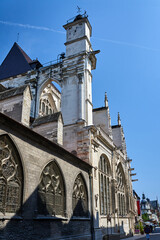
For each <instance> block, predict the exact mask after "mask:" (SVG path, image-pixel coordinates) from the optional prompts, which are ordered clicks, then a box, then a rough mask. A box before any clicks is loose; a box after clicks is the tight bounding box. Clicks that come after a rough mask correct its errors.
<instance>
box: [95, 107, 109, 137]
mask: <svg viewBox="0 0 160 240" xmlns="http://www.w3.org/2000/svg"><path fill="white" fill-rule="evenodd" d="M93 123H94V124H95V125H96V126H100V127H101V128H102V129H103V130H104V131H105V132H106V133H108V134H109V119H108V116H107V109H106V108H105V109H103V110H101V111H93Z"/></svg>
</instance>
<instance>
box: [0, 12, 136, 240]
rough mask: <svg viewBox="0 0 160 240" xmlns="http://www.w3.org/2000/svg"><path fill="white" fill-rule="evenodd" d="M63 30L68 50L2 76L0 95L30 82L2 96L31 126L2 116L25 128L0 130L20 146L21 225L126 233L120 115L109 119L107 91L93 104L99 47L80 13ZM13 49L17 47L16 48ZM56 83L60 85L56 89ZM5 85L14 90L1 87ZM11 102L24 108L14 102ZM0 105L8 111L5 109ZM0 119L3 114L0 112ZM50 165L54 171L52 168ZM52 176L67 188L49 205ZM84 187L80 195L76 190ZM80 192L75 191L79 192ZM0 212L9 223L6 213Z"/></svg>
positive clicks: (39, 235) (126, 177) (128, 185)
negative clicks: (54, 61)
mask: <svg viewBox="0 0 160 240" xmlns="http://www.w3.org/2000/svg"><path fill="white" fill-rule="evenodd" d="M64 29H65V30H66V35H67V37H66V43H65V46H66V56H64V54H63V55H61V58H60V61H58V62H57V64H53V65H49V66H46V67H43V66H42V65H40V63H39V65H38V66H39V67H35V68H34V69H32V70H31V69H30V70H29V71H27V72H24V71H23V69H21V73H20V70H19V75H17V76H10V75H9V76H10V77H9V78H5V79H1V78H0V79H1V86H2V90H3V91H2V93H0V95H1V94H5V93H6V92H7V91H12V92H14V89H17V91H18V89H21V88H22V87H24V85H25V86H26V84H27V85H29V87H27V89H28V90H24V91H23V92H24V93H23V94H22V93H21V94H19V95H18V94H17V93H14V94H13V93H12V97H10V98H6V99H7V100H5V101H9V102H10V104H11V105H13V106H14V105H15V107H13V108H12V109H11V110H10V112H11V113H10V114H8V116H10V117H11V118H13V119H15V120H16V121H18V122H21V123H22V124H24V125H28V126H29V128H26V127H25V126H23V125H20V124H19V123H18V122H16V121H14V120H11V119H9V118H7V122H9V121H14V125H15V126H16V125H18V124H19V125H18V127H19V128H21V129H22V128H24V129H25V130H24V134H22V133H21V134H20V133H19V130H17V131H16V129H15V128H14V130H13V129H12V128H13V127H12V128H9V126H8V125H7V129H6V126H5V124H4V126H3V124H1V128H2V133H1V134H4V133H5V134H7V133H9V134H10V135H12V138H13V141H14V142H15V143H14V144H15V145H16V146H17V148H18V149H19V152H21V154H20V156H21V158H22V166H23V169H24V171H25V174H24V183H25V184H24V186H23V189H24V193H23V194H24V196H23V204H22V205H24V207H23V210H24V214H23V216H24V217H23V216H22V215H21V217H20V219H21V221H22V225H23V223H24V221H25V219H27V218H29V219H30V221H28V225H27V227H26V229H27V231H28V230H29V229H30V228H32V230H33V231H31V232H32V234H33V235H34V237H33V239H65V238H67V237H69V239H73V237H74V238H75V239H102V238H103V236H105V235H107V234H109V235H113V234H121V235H123V236H124V235H131V234H132V233H133V231H134V221H135V209H134V197H133V191H132V178H131V166H130V160H129V159H128V156H127V151H126V143H125V137H124V132H123V128H122V126H121V120H120V115H119V114H118V122H117V125H115V126H112V125H111V117H110V113H109V104H108V99H107V95H106V94H105V99H104V102H105V104H104V107H102V108H97V109H93V104H92V70H94V69H96V61H97V60H96V54H98V53H99V51H93V49H92V46H91V42H90V37H91V34H92V27H91V25H90V23H89V20H88V18H87V16H86V15H85V14H84V15H78V16H76V17H75V18H74V20H73V21H70V22H68V23H67V24H66V25H64ZM16 49H19V50H18V51H21V49H20V47H17V46H16ZM16 51H17V50H16ZM21 54H24V53H23V52H21ZM24 57H25V58H26V59H29V57H26V55H25V56H24ZM6 59H7V58H6ZM5 61H7V60H5ZM30 61H31V60H29V62H28V64H30ZM0 74H1V69H0ZM3 74H4V73H3ZM53 82H56V83H58V84H59V85H60V87H61V93H60V92H59V91H58V90H57V89H56V88H55V87H54V85H53ZM4 87H5V89H4ZM8 88H13V89H11V90H6V89H8ZM25 89H26V88H25ZM25 91H26V92H25ZM18 92H19V91H18ZM0 99H1V98H0ZM2 101H3V100H2ZM14 101H18V104H20V106H21V107H18V108H16V104H17V102H14ZM2 103H3V102H2ZM0 106H1V105H0ZM29 107H30V108H31V111H30V121H29V120H28V119H29V118H28V115H29V109H30V108H29ZM16 109H17V110H16ZM18 109H19V111H20V113H19V112H18V114H17V112H16V111H18ZM1 112H3V113H5V114H6V115H7V113H6V112H4V111H3V109H2V108H1ZM8 112H9V111H8ZM25 114H26V117H25ZM19 115H20V117H18V116H19ZM2 118H5V116H4V115H3V114H2ZM0 121H1V120H0ZM2 123H3V121H2ZM27 123H28V124H27ZM31 129H32V130H31ZM55 142H56V143H58V145H56V144H55ZM59 145H61V147H60V146H59ZM52 160H53V163H51V161H52ZM50 169H51V170H50ZM53 169H54V170H55V171H57V175H55V174H53V173H52V171H53ZM56 169H57V170H56ZM61 173H62V174H61ZM52 175H54V176H53V177H54V178H53V179H55V180H54V181H56V182H53V179H52V178H50V180H49V182H47V181H48V180H46V179H47V177H48V176H52ZM57 177H58V178H57ZM43 178H44V179H43ZM56 179H59V182H60V183H61V184H60V183H59V184H60V186H61V189H65V190H63V191H62V190H61V191H60V192H59V193H57V191H56V193H55V195H54V197H55V199H59V201H57V202H56V200H55V202H54V204H51V203H50V202H49V203H48V198H46V199H45V197H46V195H45V194H44V189H45V191H46V194H48V195H47V196H50V195H52V194H53V192H54V188H53V189H52V188H51V186H52V187H53V186H54V184H55V188H56V189H57V187H56V186H57V185H56V183H57V181H58V180H56ZM46 182H47V183H46ZM38 184H39V185H38ZM81 188H82V189H83V194H80V193H81V190H80V189H81ZM46 189H47V190H46ZM77 189H78V192H79V193H77ZM37 192H38V193H39V194H40V196H41V201H42V203H43V204H44V203H45V205H46V211H48V214H47V217H46V216H45V214H37V212H36V211H37V206H39V205H37V204H39V203H37V201H36V196H37V195H36V194H37ZM60 193H61V194H60ZM56 194H57V195H56ZM77 194H80V197H78V198H77V196H79V195H77ZM64 196H65V200H64ZM52 197H53V196H52ZM49 199H50V198H49ZM77 199H78V200H77ZM79 201H80V203H79ZM31 203H32V204H31ZM42 203H41V204H42ZM77 206H78V208H77ZM41 209H43V208H41ZM64 209H65V212H64ZM43 211H44V212H45V210H44V209H43ZM43 211H42V212H43ZM22 212H23V211H22ZM41 215H42V216H41ZM2 216H3V215H2ZM3 218H4V219H5V224H6V229H7V223H6V218H5V217H4V216H3ZM16 219H17V218H16ZM7 221H9V222H8V225H10V226H11V228H12V224H13V221H11V222H12V224H10V219H9V220H7ZM21 221H20V222H19V223H20V224H21ZM43 224H44V225H43ZM32 225H33V226H32ZM42 225H43V227H42ZM13 226H14V224H13ZM17 226H19V225H17ZM14 228H15V229H16V227H15V226H14ZM43 229H44V231H43ZM55 229H56V230H55ZM5 232H6V234H8V233H7V231H5ZM43 232H44V233H43ZM15 234H16V233H15ZM22 234H23V233H22ZM43 234H44V235H43ZM45 234H46V235H45ZM7 236H8V235H7ZM29 239H31V236H30V238H29ZM67 239H68V238H67Z"/></svg>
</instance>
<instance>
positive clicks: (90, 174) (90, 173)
mask: <svg viewBox="0 0 160 240" xmlns="http://www.w3.org/2000/svg"><path fill="white" fill-rule="evenodd" d="M91 171H92V170H91ZM91 171H89V187H90V205H91V239H92V240H94V239H95V236H94V234H95V233H94V212H93V176H92V172H91Z"/></svg>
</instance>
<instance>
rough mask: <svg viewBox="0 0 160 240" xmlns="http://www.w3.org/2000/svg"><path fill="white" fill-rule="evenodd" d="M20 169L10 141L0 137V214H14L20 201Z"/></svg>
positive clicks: (3, 136)
mask: <svg viewBox="0 0 160 240" xmlns="http://www.w3.org/2000/svg"><path fill="white" fill-rule="evenodd" d="M22 181H23V177H22V167H21V163H20V159H19V155H18V153H17V150H16V148H15V147H14V145H13V143H12V141H11V140H10V138H9V137H8V136H7V135H2V136H0V212H1V213H3V214H5V213H16V212H18V210H19V209H20V206H21V199H22Z"/></svg>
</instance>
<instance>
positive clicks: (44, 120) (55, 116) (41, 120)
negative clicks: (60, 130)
mask: <svg viewBox="0 0 160 240" xmlns="http://www.w3.org/2000/svg"><path fill="white" fill-rule="evenodd" d="M60 115H61V112H56V113H53V114H50V115H46V116H43V117H38V118H37V119H35V121H34V122H33V124H32V126H33V127H35V126H39V125H41V124H45V123H49V122H57V121H58V118H59V116H60Z"/></svg>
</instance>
